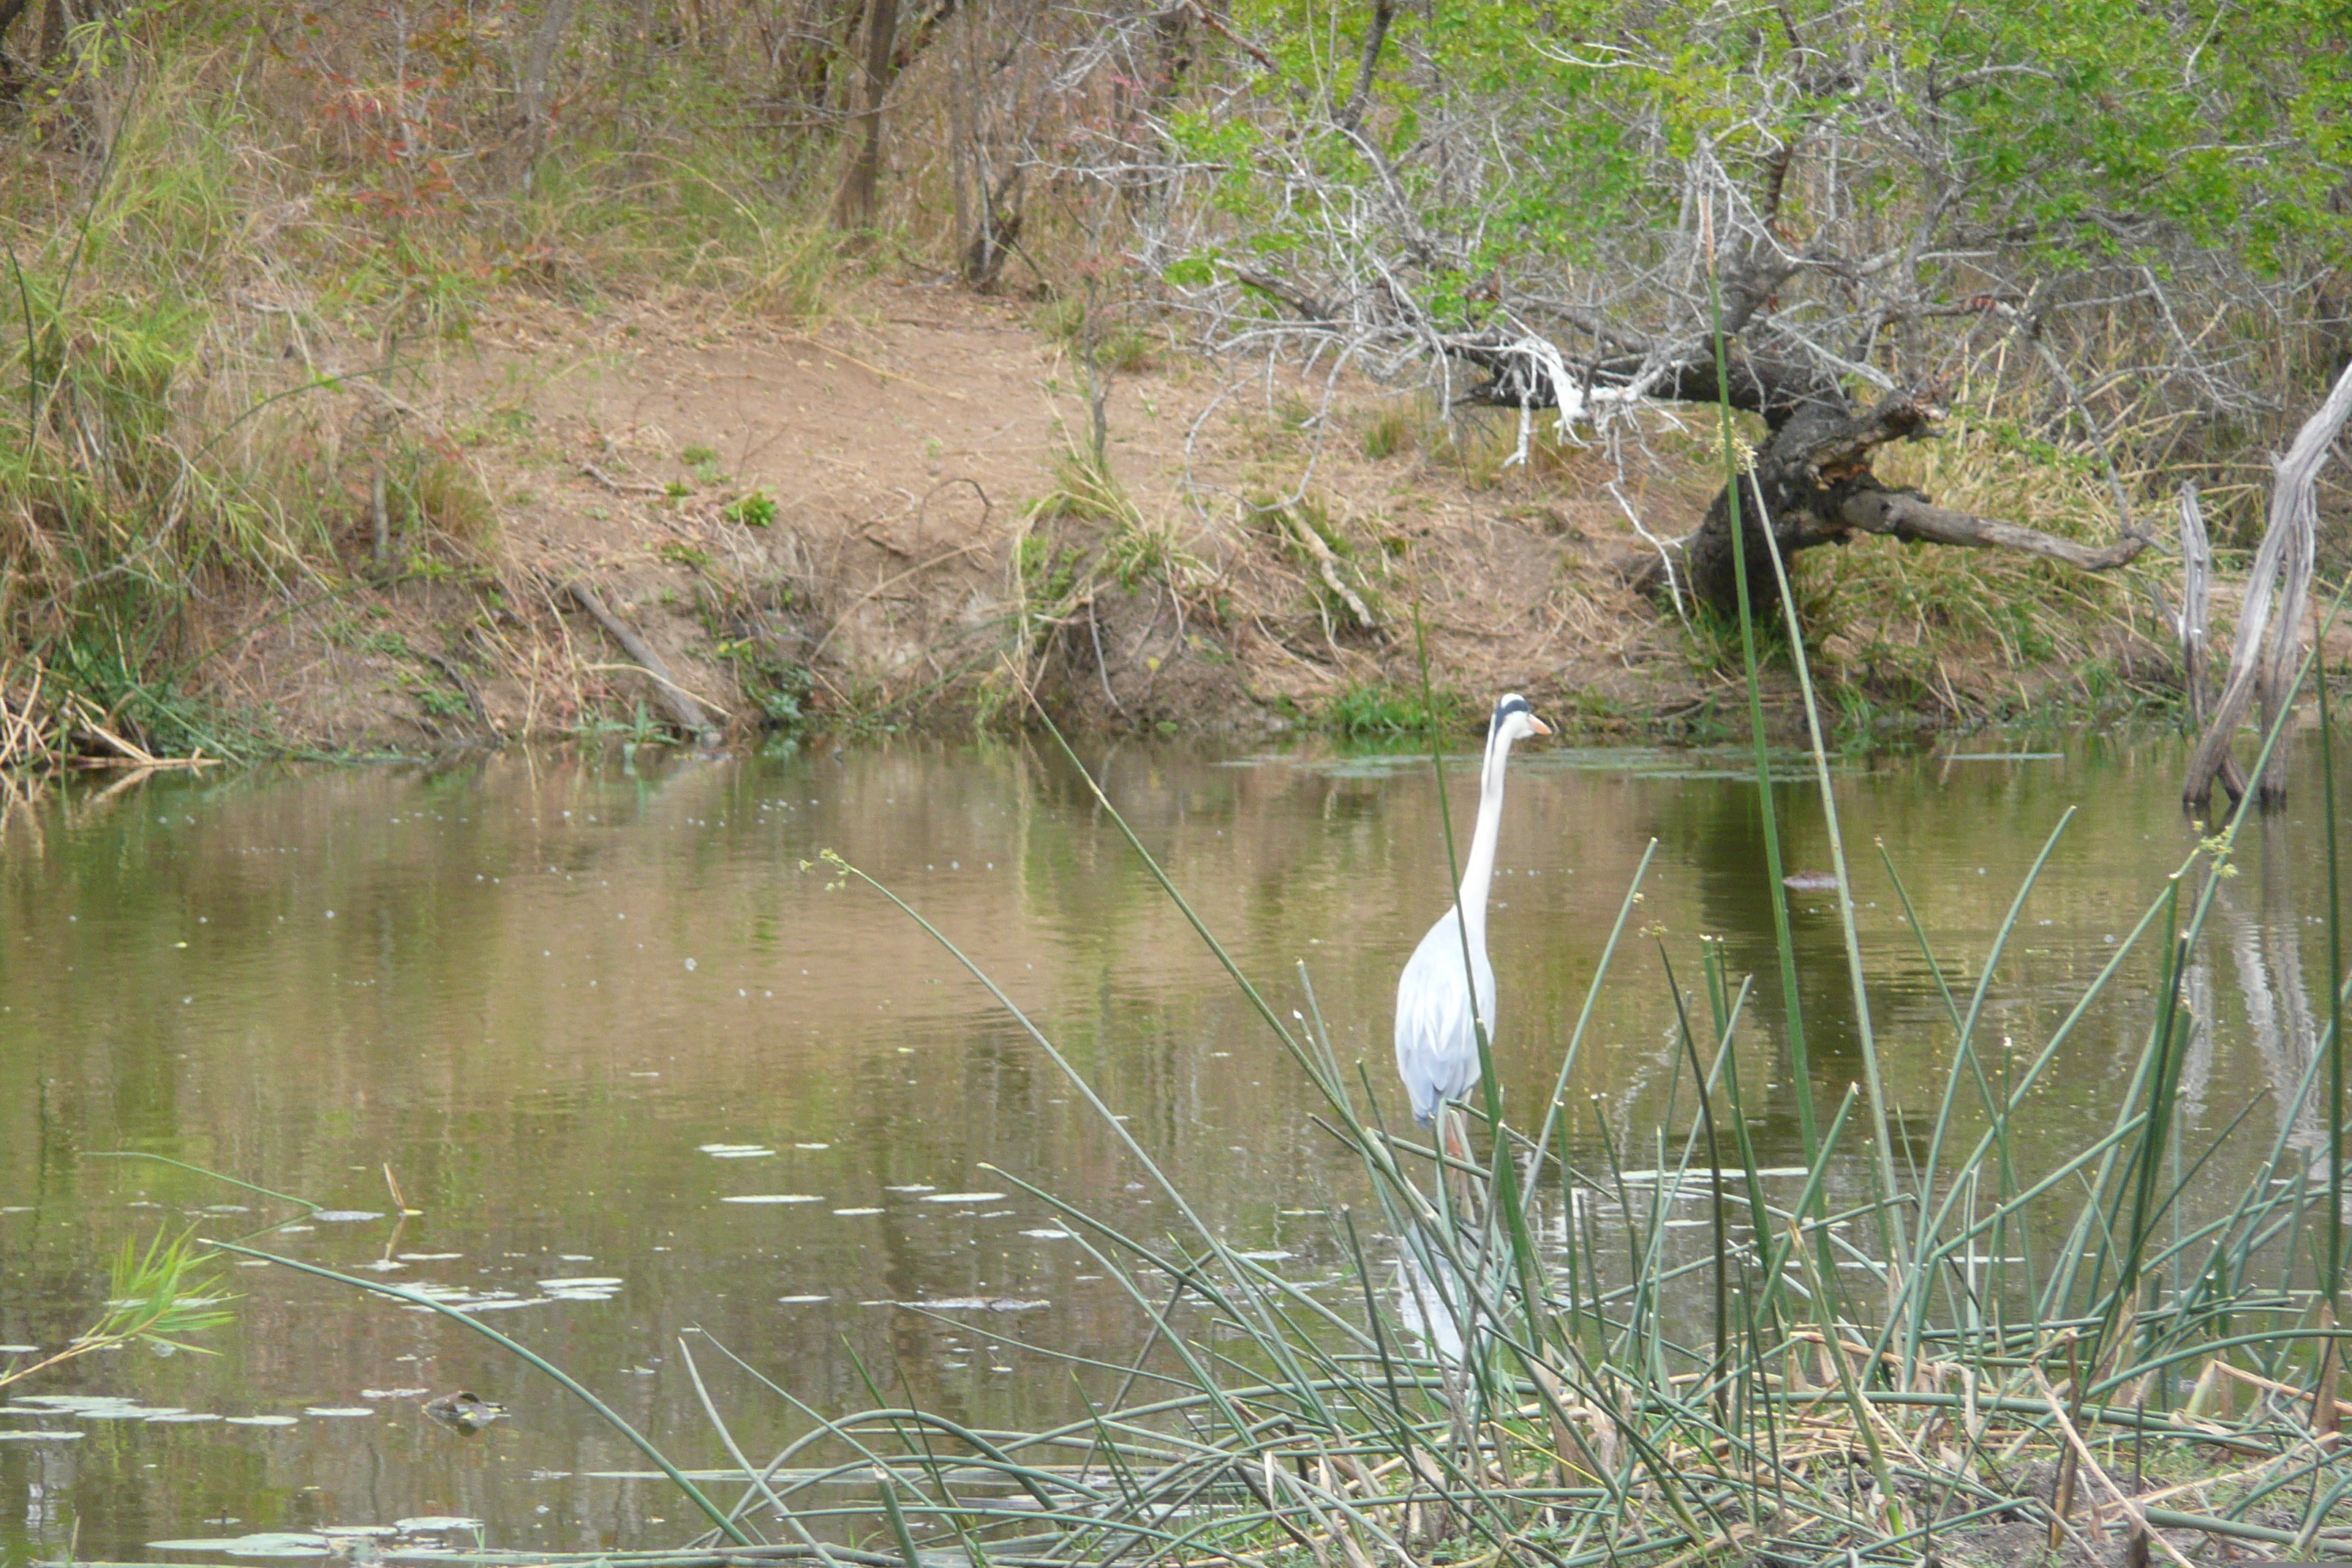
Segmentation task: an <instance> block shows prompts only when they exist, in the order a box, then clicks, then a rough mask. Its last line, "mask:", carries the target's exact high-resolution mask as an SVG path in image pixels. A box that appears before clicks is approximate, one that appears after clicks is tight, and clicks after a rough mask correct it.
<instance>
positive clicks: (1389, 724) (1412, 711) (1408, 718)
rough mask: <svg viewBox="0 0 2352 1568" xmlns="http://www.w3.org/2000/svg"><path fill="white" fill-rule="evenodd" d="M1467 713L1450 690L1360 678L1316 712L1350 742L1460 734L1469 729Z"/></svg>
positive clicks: (1326, 726) (1322, 725)
mask: <svg viewBox="0 0 2352 1568" xmlns="http://www.w3.org/2000/svg"><path fill="white" fill-rule="evenodd" d="M1467 711H1468V710H1467V706H1466V705H1465V703H1464V702H1463V700H1462V699H1461V697H1460V696H1459V695H1458V694H1457V693H1455V692H1453V691H1450V690H1445V689H1436V690H1433V691H1430V692H1428V693H1427V694H1425V695H1424V694H1423V692H1422V690H1421V689H1419V688H1417V687H1406V686H1391V685H1388V684H1386V683H1385V682H1381V681H1376V680H1359V681H1351V682H1349V684H1348V685H1346V686H1344V687H1341V688H1340V689H1339V694H1338V695H1337V696H1335V697H1333V698H1332V699H1331V700H1330V701H1329V702H1328V703H1327V704H1325V705H1324V708H1323V710H1322V711H1321V712H1320V713H1319V714H1318V715H1317V723H1318V726H1319V727H1320V728H1322V729H1325V730H1328V731H1331V732H1332V733H1334V734H1337V735H1344V736H1346V737H1347V738H1348V739H1349V740H1351V741H1386V740H1396V739H1400V738H1403V737H1408V736H1415V735H1453V734H1458V733H1459V732H1461V731H1462V730H1463V729H1464V728H1465V724H1466V717H1465V716H1466V714H1467Z"/></svg>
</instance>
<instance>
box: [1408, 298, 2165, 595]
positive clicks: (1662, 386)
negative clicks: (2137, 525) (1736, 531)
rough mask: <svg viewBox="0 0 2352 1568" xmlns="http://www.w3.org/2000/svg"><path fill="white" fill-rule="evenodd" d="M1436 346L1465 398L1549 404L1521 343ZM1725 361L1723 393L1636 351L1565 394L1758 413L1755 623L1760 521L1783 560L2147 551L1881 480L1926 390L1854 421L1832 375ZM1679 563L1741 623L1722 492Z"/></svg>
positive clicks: (1900, 396)
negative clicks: (1886, 453) (1876, 552)
mask: <svg viewBox="0 0 2352 1568" xmlns="http://www.w3.org/2000/svg"><path fill="white" fill-rule="evenodd" d="M1447 348H1448V351H1449V352H1450V353H1453V354H1454V357H1455V358H1457V359H1460V360H1462V361H1464V362H1465V363H1469V364H1472V365H1475V366H1476V367H1477V368H1479V369H1481V370H1483V371H1485V372H1486V374H1487V377H1488V379H1487V381H1486V384H1484V385H1482V386H1479V387H1476V388H1474V389H1473V390H1472V391H1471V392H1470V394H1468V395H1467V397H1466V399H1465V401H1470V402H1475V403H1485V404H1490V405H1500V406H1509V407H1540V408H1555V407H1558V406H1559V404H1560V395H1561V391H1560V389H1559V388H1558V387H1555V386H1553V385H1552V384H1551V380H1552V377H1551V374H1549V372H1548V371H1547V370H1546V369H1545V367H1544V364H1543V355H1542V354H1540V353H1531V352H1530V349H1529V347H1528V345H1526V344H1524V343H1521V342H1509V341H1506V340H1503V339H1501V338H1500V337H1499V336H1496V337H1492V338H1489V339H1487V340H1485V341H1480V340H1457V341H1456V342H1451V343H1449V344H1447ZM1727 361H1728V363H1729V367H1730V384H1729V386H1728V387H1727V388H1725V387H1724V386H1723V385H1722V384H1721V382H1720V381H1719V379H1718V377H1717V373H1716V367H1715V363H1714V360H1713V357H1712V355H1711V354H1710V355H1709V356H1707V357H1705V358H1701V357H1699V356H1698V355H1696V354H1690V355H1686V356H1682V357H1678V358H1664V359H1661V358H1660V357H1659V356H1658V355H1656V354H1655V353H1627V354H1622V355H1620V356H1616V357H1613V358H1604V359H1601V360H1599V361H1596V362H1594V363H1591V364H1589V365H1584V366H1579V367H1577V370H1578V371H1579V372H1580V373H1581V374H1583V375H1584V377H1585V379H1584V382H1583V384H1581V385H1580V386H1576V387H1572V388H1570V389H1569V391H1568V395H1569V398H1570V407H1582V406H1587V405H1590V404H1591V402H1592V401H1594V399H1595V398H1596V397H1606V396H1609V395H1612V394H1614V395H1621V396H1622V395H1641V396H1647V397H1653V398H1659V399H1664V400H1666V401H1670V402H1683V403H1717V402H1728V403H1729V404H1730V405H1731V406H1732V407H1734V408H1737V409H1739V410H1741V411H1743V412H1745V413H1750V414H1756V415H1759V416H1762V417H1763V420H1764V426H1765V429H1766V431H1767V435H1766V437H1765V441H1764V445H1763V446H1762V447H1760V448H1759V450H1758V451H1757V452H1756V453H1755V454H1754V458H1753V462H1752V465H1751V466H1750V467H1749V468H1748V472H1747V475H1746V477H1745V482H1744V483H1743V484H1742V486H1741V488H1740V521H1741V530H1740V539H1741V540H1742V542H1744V543H1745V545H1746V547H1747V556H1748V596H1749V601H1750V603H1751V605H1753V607H1754V610H1755V614H1756V616H1757V617H1758V619H1759V620H1764V619H1767V618H1768V617H1770V616H1776V615H1777V614H1778V613H1779V609H1780V595H1779V592H1778V588H1777V584H1776V582H1775V578H1774V574H1773V571H1772V559H1771V556H1770V554H1769V553H1768V552H1767V547H1766V544H1765V533H1764V528H1763V527H1762V526H1759V524H1762V523H1767V522H1769V527H1770V530H1771V537H1772V541H1773V542H1774V543H1775V544H1776V545H1777V546H1778V547H1779V549H1780V557H1781V560H1782V561H1783V562H1786V561H1787V560H1788V559H1789V558H1790V557H1791V556H1793V555H1794V554H1796V552H1799V551H1801V550H1811V549H1812V548H1814V547H1815V546H1817V545H1822V544H1843V543H1844V542H1846V541H1847V540H1849V539H1851V538H1852V537H1853V535H1855V534H1857V533H1883V534H1888V535H1891V536H1892V537H1894V538H1896V539H1899V540H1902V541H1903V542H1906V543H1930V544H1957V545H1967V546H1971V547H1975V548H1996V549H2004V550H2021V551H2025V552H2030V553H2032V554H2035V555H2042V556H2046V557H2048V558H2049V559H2051V560H2053V561H2063V562H2064V563H2067V564H2068V565H2070V566H2075V567H2079V568H2080V569H2082V570H2084V571H2085V572H2104V571H2105V570H2107V569H2109V568H2110V567H2115V566H2120V565H2122V564H2124V563H2126V562H2127V561H2130V560H2131V559H2132V558H2133V557H2135V556H2137V554H2138V553H2139V552H2140V551H2141V550H2143V549H2144V548H2146V547H2147V540H2146V539H2145V538H2144V537H2141V536H2138V535H2126V537H2125V538H2123V539H2120V540H2118V541H2116V542H2115V543H2113V544H2110V545H2107V546H2105V547H2104V548H2093V547H2091V546H2089V545H2084V544H2081V543H2077V542H2075V541H2074V540H2071V539H2061V538H2058V537H2056V536H2055V535H2053V534H2048V533H2043V532H2042V531H2039V530H2036V529H2031V528H2023V527H2020V526H2019V525H2017V524H2015V523H2011V522H2002V521H1999V520H1998V519H1995V518H1987V517H1978V516H1975V515H1973V514H1972V513H1969V512H1960V511H1952V510H1948V509H1946V508H1943V507H1939V506H1937V505H1935V504H1934V503H1933V502H1932V501H1930V500H1928V499H1927V497H1926V496H1925V495H1922V494H1921V493H1920V492H1918V491H1917V490H1913V489H1895V488H1893V487H1890V486H1888V485H1885V484H1882V483H1881V482H1880V481H1879V479H1878V478H1877V476H1876V475H1875V474H1874V473H1873V472H1872V471H1871V459H1872V457H1873V455H1874V453H1875V452H1876V451H1877V449H1878V448H1879V447H1883V446H1885V445H1886V444H1887V443H1889V442H1891V441H1900V440H1906V439H1914V438H1916V437H1920V436H1923V435H1924V434H1926V433H1927V430H1928V428H1929V427H1930V426H1932V425H1933V424H1934V422H1935V420H1936V419H1937V417H1939V416H1941V414H1942V413H1943V410H1942V409H1941V408H1939V407H1937V405H1936V404H1935V402H1934V401H1933V399H1932V398H1931V397H1930V396H1929V395H1927V393H1926V392H1925V391H1920V390H1904V391H1896V392H1893V393H1890V394H1888V395H1886V396H1885V398H1883V399H1882V400H1881V401H1880V402H1879V403H1878V405H1876V406H1875V407H1873V408H1871V409H1869V410H1868V411H1867V412H1864V413H1860V414H1857V413H1856V412H1855V411H1854V409H1853V405H1851V404H1850V403H1848V402H1847V400H1846V397H1845V394H1844V393H1843V390H1841V389H1840V387H1839V385H1838V384H1837V382H1836V380H1835V378H1834V377H1832V376H1831V375H1830V374H1827V373H1826V372H1824V371H1822V370H1818V369H1815V368H1813V367H1811V366H1808V365H1801V364H1793V363H1785V362H1780V361H1773V360H1768V359H1762V358H1759V357H1755V356H1752V355H1750V354H1749V353H1747V352H1746V350H1745V348H1744V346H1743V345H1740V344H1738V342H1734V344H1733V346H1732V349H1731V352H1730V353H1728V354H1727ZM1560 363H1566V362H1564V361H1563V362H1560ZM1677 553H1679V554H1680V556H1681V558H1682V563H1681V566H1680V570H1681V571H1682V573H1683V575H1684V580H1685V583H1686V584H1688V585H1689V587H1690V588H1691V590H1692V592H1694V593H1695V594H1696V595H1697V596H1698V597H1699V599H1700V600H1701V601H1703V602H1704V603H1706V604H1707V605H1710V606H1712V607H1713V608H1714V609H1716V610H1717V611H1719V612H1721V613H1723V614H1725V615H1727V616H1736V615H1738V609H1739V598H1738V575H1737V572H1738V565H1737V562H1736V559H1735V554H1736V552H1735V549H1734V545H1733V542H1732V531H1731V501H1730V492H1729V488H1728V487H1726V488H1725V489H1723V490H1719V491H1717V494H1716V498H1715V501H1714V504H1713V505H1711V506H1709V507H1708V508H1707V510H1706V519H1705V520H1704V521H1702V522H1701V523H1700V524H1699V526H1698V529H1697V531H1696V532H1694V533H1692V534H1690V535H1689V536H1687V537H1686V538H1685V539H1683V540H1682V541H1680V542H1679V549H1678V551H1677ZM1668 569H1669V568H1668V565H1667V563H1665V562H1664V561H1661V562H1660V563H1657V564H1656V565H1655V566H1654V567H1651V568H1649V569H1648V571H1647V573H1646V575H1647V576H1648V577H1649V578H1651V579H1652V580H1653V581H1654V580H1656V579H1658V578H1660V577H1663V575H1664V573H1665V571H1667V570H1668Z"/></svg>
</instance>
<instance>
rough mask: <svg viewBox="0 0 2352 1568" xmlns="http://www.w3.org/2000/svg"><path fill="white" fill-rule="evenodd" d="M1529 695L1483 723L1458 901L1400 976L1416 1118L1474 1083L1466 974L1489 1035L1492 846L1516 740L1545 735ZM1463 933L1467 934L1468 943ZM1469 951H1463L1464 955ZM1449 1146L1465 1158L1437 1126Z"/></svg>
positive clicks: (1401, 1070)
mask: <svg viewBox="0 0 2352 1568" xmlns="http://www.w3.org/2000/svg"><path fill="white" fill-rule="evenodd" d="M1550 733H1551V727H1550V726H1549V725H1548V724H1546V723H1545V722H1544V721H1542V720H1540V719H1538V718H1537V717H1536V716H1535V712H1534V710H1532V709H1530V708H1529V707H1528V700H1527V699H1526V698H1524V697H1522V696H1520V695H1519V694H1518V693H1517V692H1516V691H1514V692H1510V693H1507V695H1506V696H1505V697H1504V698H1503V700H1501V701H1499V702H1497V703H1496V704H1495V716H1494V717H1493V719H1491V720H1490V721H1488V722H1487V725H1486V760H1485V762H1484V763H1482V764H1481V765H1480V767H1479V770H1478V825H1477V826H1476V827H1475V829H1473V830H1472V832H1471V835H1470V855H1469V858H1467V859H1465V861H1464V862H1463V863H1462V886H1461V890H1460V896H1459V900H1458V901H1457V902H1456V903H1455V904H1454V907H1453V908H1452V909H1450V910H1446V911H1445V913H1444V916H1443V917H1442V918H1440V919H1439V921H1438V922H1437V923H1436V924H1435V925H1433V926H1431V927H1430V928H1429V934H1428V935H1426V936H1424V937H1423V938H1422V939H1421V945H1420V946H1418V947H1416V948H1414V949H1413V950H1412V958H1411V959H1409V960H1407V961H1406V963H1405V966H1404V973H1402V975H1400V976H1398V978H1397V1001H1396V1058H1397V1074H1398V1076H1399V1077H1401V1078H1402V1079H1404V1087H1405V1089H1406V1092H1407V1093H1409V1094H1410V1095H1412V1119H1413V1120H1414V1121H1417V1122H1419V1123H1421V1125H1423V1127H1427V1126H1429V1125H1430V1124H1431V1123H1432V1122H1433V1121H1437V1119H1438V1117H1439V1115H1440V1114H1441V1113H1442V1112H1443V1111H1444V1108H1445V1106H1446V1104H1447V1103H1448V1102H1449V1101H1453V1100H1461V1099H1462V1098H1463V1097H1464V1096H1465V1095H1467V1094H1468V1093H1469V1092H1470V1090H1471V1089H1473V1088H1475V1087H1476V1085H1477V1082H1478V1036H1477V1033H1476V1026H1475V1024H1474V1022H1473V1012H1472V1002H1471V977H1472V976H1473V975H1475V977H1476V982H1477V1002H1476V1012H1475V1017H1476V1021H1477V1022H1479V1023H1483V1024H1485V1026H1486V1037H1487V1039H1488V1040H1489V1041H1490V1042H1491V1041H1492V1040H1493V1038H1494V1034H1495V966H1494V965H1493V964H1492V963H1488V962H1487V959H1486V890H1487V889H1488V887H1489V886H1490V885H1492V883H1493V882H1494V879H1495V842H1496V838H1498V837H1500V836H1501V833H1502V827H1503V773H1504V770H1505V769H1506V768H1507V766H1508V765H1509V763H1510V759H1511V745H1512V742H1516V741H1518V740H1521V739H1523V738H1525V737H1527V736H1530V735H1549V734H1550ZM1465 931H1466V937H1467V940H1466V942H1465ZM1465 955H1466V956H1465ZM1440 1140H1441V1142H1443V1143H1444V1147H1445V1150H1446V1152H1448V1153H1449V1154H1453V1155H1454V1157H1456V1158H1462V1157H1465V1156H1466V1154H1467V1152H1468V1150H1467V1148H1466V1147H1457V1146H1456V1145H1457V1142H1458V1135H1457V1134H1455V1133H1454V1130H1453V1129H1451V1128H1445V1129H1442V1130H1441V1132H1440Z"/></svg>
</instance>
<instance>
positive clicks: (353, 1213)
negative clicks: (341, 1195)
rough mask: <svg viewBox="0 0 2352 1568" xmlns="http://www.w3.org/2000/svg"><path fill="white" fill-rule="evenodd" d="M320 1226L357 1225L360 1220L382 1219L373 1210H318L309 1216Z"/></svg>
mask: <svg viewBox="0 0 2352 1568" xmlns="http://www.w3.org/2000/svg"><path fill="white" fill-rule="evenodd" d="M310 1217H311V1218H312V1219H314V1220H316V1221H317V1222H318V1223H320V1225H357V1224H359V1223H360V1222H361V1221H362V1220H369V1219H382V1218H383V1215H381V1214H379V1213H378V1212H377V1211H375V1210H374V1209H320V1210H319V1211H318V1212H317V1213H315V1214H313V1215H311V1216H310Z"/></svg>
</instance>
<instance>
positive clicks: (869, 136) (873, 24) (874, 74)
mask: <svg viewBox="0 0 2352 1568" xmlns="http://www.w3.org/2000/svg"><path fill="white" fill-rule="evenodd" d="M897 47H898V0H867V5H866V66H865V69H864V71H863V73H862V78H863V81H864V85H865V89H866V91H865V102H864V104H863V105H862V106H861V107H860V110H859V113H858V118H859V119H860V120H861V121H864V126H863V129H862V132H861V133H860V135H859V138H858V144H857V151H856V153H853V154H852V155H851V157H850V160H849V166H848V167H847V168H845V169H844V170H843V171H842V174H841V185H840V188H839V189H838V190H836V191H835V193H834V199H833V223H834V226H835V228H841V229H861V228H871V227H872V226H874V213H875V208H876V205H877V189H878V187H879V185H880V184H881V177H882V101H883V100H884V99H885V98H886V97H887V95H888V93H889V91H890V62H891V59H892V58H893V55H894V52H895V51H896V49H897Z"/></svg>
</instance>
